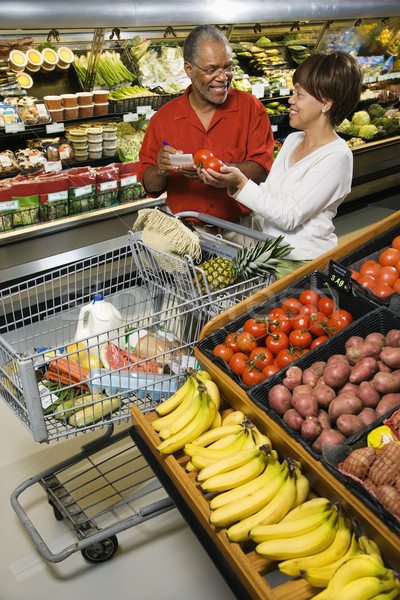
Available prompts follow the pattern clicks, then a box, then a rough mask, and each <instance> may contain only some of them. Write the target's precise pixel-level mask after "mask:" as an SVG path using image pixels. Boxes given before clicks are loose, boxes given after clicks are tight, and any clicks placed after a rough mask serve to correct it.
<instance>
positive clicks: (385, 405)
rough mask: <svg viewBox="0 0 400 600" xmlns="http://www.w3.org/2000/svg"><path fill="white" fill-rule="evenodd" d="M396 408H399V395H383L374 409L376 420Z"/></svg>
mask: <svg viewBox="0 0 400 600" xmlns="http://www.w3.org/2000/svg"><path fill="white" fill-rule="evenodd" d="M397 406H400V394H384V395H383V396H382V398H381V399H380V400H379V402H378V404H377V407H376V409H375V414H376V418H377V419H379V418H380V417H382V416H383V415H386V413H388V412H389V411H390V410H392V409H393V408H396V407H397Z"/></svg>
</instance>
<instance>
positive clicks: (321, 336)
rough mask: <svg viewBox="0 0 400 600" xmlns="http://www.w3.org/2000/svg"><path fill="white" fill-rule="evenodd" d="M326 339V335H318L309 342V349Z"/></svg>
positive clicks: (327, 338)
mask: <svg viewBox="0 0 400 600" xmlns="http://www.w3.org/2000/svg"><path fill="white" fill-rule="evenodd" d="M326 340H329V337H328V336H327V335H320V336H319V337H317V338H315V340H313V341H312V342H311V344H310V350H312V349H313V348H316V347H317V346H319V345H320V344H322V343H323V342H326Z"/></svg>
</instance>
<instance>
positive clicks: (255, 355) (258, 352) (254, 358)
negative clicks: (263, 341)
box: [249, 346, 274, 370]
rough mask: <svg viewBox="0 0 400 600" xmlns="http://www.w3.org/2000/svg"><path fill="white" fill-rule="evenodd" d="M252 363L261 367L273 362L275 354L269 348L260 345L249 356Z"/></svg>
mask: <svg viewBox="0 0 400 600" xmlns="http://www.w3.org/2000/svg"><path fill="white" fill-rule="evenodd" d="M249 361H250V363H254V364H255V366H256V367H258V368H259V369H261V370H262V369H263V368H264V367H266V366H268V365H270V364H272V363H273V362H274V355H273V354H272V352H271V351H270V350H268V348H263V347H261V346H260V347H258V348H255V349H254V350H253V352H252V353H251V354H250V356H249Z"/></svg>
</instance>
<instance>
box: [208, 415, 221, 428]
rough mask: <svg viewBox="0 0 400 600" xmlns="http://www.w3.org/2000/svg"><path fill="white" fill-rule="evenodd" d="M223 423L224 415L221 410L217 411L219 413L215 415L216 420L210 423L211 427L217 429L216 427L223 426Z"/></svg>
mask: <svg viewBox="0 0 400 600" xmlns="http://www.w3.org/2000/svg"><path fill="white" fill-rule="evenodd" d="M221 425H222V416H221V413H220V412H219V411H217V413H216V415H215V417H214V421H213V422H212V423H211V425H210V428H211V429H215V428H216V427H221Z"/></svg>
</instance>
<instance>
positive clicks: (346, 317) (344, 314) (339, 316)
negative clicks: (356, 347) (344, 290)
mask: <svg viewBox="0 0 400 600" xmlns="http://www.w3.org/2000/svg"><path fill="white" fill-rule="evenodd" d="M331 319H335V320H339V321H342V320H343V321H345V322H346V323H347V324H348V325H351V323H352V322H353V315H352V314H351V313H350V312H349V311H348V310H345V309H344V308H337V309H336V310H334V311H333V313H332V314H331Z"/></svg>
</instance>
